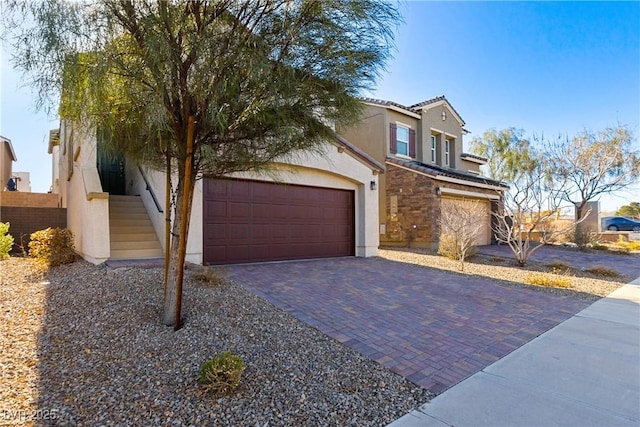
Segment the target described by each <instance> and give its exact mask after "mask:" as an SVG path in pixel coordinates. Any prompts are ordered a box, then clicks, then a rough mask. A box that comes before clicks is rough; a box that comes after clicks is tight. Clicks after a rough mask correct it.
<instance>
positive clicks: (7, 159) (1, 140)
mask: <svg viewBox="0 0 640 427" xmlns="http://www.w3.org/2000/svg"><path fill="white" fill-rule="evenodd" d="M16 160H18V158H17V157H16V152H15V151H14V150H13V145H11V140H10V139H9V138H5V137H4V136H1V135H0V187H2V188H1V189H6V185H7V183H8V182H9V179H10V178H13V162H15V161H16Z"/></svg>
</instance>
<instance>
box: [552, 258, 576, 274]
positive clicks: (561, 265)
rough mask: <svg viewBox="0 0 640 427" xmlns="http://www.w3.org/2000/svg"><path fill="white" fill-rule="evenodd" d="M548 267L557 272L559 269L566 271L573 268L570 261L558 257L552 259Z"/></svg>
mask: <svg viewBox="0 0 640 427" xmlns="http://www.w3.org/2000/svg"><path fill="white" fill-rule="evenodd" d="M547 267H549V269H550V270H551V272H553V273H556V272H558V271H561V272H565V271H569V270H571V266H570V265H569V264H568V263H566V262H564V261H561V260H558V259H556V260H553V261H551V262H550V263H549V264H547Z"/></svg>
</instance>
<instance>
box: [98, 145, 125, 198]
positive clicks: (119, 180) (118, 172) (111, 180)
mask: <svg viewBox="0 0 640 427" xmlns="http://www.w3.org/2000/svg"><path fill="white" fill-rule="evenodd" d="M97 157H98V175H100V183H101V184H102V191H105V192H107V193H109V194H118V195H124V194H126V192H125V190H126V180H125V177H124V157H123V156H121V155H117V154H114V153H113V152H112V150H107V149H105V146H104V144H101V143H100V142H98V156H97Z"/></svg>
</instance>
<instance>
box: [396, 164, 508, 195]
mask: <svg viewBox="0 0 640 427" xmlns="http://www.w3.org/2000/svg"><path fill="white" fill-rule="evenodd" d="M386 163H388V164H390V165H396V166H399V167H402V168H405V169H409V170H412V171H415V172H418V173H422V174H425V175H429V176H431V177H432V178H435V179H438V177H448V178H454V179H458V180H462V181H467V182H468V183H469V185H472V186H473V185H475V186H478V184H480V185H484V186H490V187H497V188H499V189H504V190H506V189H507V188H509V186H508V185H507V184H505V183H504V182H501V181H496V180H494V179H491V178H487V177H483V176H479V175H474V174H470V173H467V172H463V171H459V170H455V169H447V168H443V167H440V166H437V165H427V164H425V163H421V162H418V161H415V160H402V159H397V158H395V157H387V159H386Z"/></svg>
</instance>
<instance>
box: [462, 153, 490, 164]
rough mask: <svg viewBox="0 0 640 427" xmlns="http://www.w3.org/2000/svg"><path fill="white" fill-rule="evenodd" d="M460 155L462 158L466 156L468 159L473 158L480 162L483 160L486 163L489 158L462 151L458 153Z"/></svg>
mask: <svg viewBox="0 0 640 427" xmlns="http://www.w3.org/2000/svg"><path fill="white" fill-rule="evenodd" d="M460 157H462V158H463V159H464V158H468V159H473V160H477V161H480V162H484V163H487V162H488V161H489V159H487V158H485V157H482V156H476V155H475V154H470V153H462V154H460Z"/></svg>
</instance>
